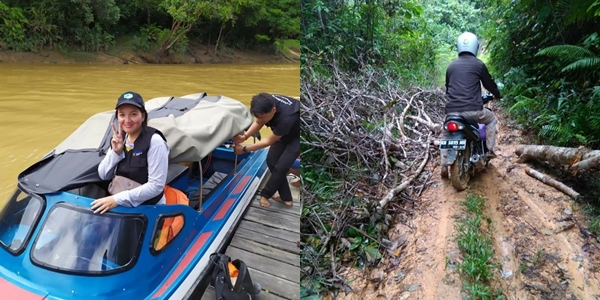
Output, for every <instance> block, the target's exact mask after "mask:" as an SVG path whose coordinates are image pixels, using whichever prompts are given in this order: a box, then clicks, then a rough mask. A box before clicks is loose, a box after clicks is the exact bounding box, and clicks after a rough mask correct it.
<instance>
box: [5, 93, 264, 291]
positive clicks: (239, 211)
mask: <svg viewBox="0 0 600 300" xmlns="http://www.w3.org/2000/svg"><path fill="white" fill-rule="evenodd" d="M146 110H147V111H148V125H149V126H152V127H154V128H157V129H158V130H160V131H161V132H162V133H163V134H164V135H165V137H166V138H167V143H168V145H169V148H170V155H169V172H168V176H167V177H168V178H167V186H166V187H165V195H166V198H167V204H166V205H140V206H138V207H135V208H129V207H120V206H119V207H116V208H113V209H111V210H110V211H109V212H107V213H104V214H95V213H94V212H93V211H92V210H91V202H92V201H93V200H95V199H97V198H100V197H104V196H107V195H108V191H107V188H108V184H109V182H107V181H103V180H101V179H100V177H99V176H98V173H97V168H98V164H99V163H100V161H101V160H102V158H103V157H104V155H105V154H106V151H107V150H108V149H109V147H110V138H111V136H112V132H111V124H115V125H116V120H115V112H114V110H112V111H105V112H101V113H97V114H95V115H93V116H91V117H90V118H89V119H88V120H86V121H85V122H84V123H83V124H82V125H81V126H80V127H79V128H78V129H77V130H75V131H74V132H73V133H72V134H71V135H70V136H68V137H67V138H66V139H65V140H64V141H63V142H61V143H60V144H59V145H58V146H56V147H55V148H54V149H53V150H52V151H50V152H49V153H48V154H47V155H46V156H44V157H43V158H42V159H41V160H39V161H37V162H36V163H34V164H33V165H31V166H29V167H28V168H27V169H25V170H24V171H23V172H21V173H20V174H19V175H18V176H17V180H16V181H17V183H16V190H15V192H14V193H13V194H12V195H11V196H10V198H9V199H8V201H1V202H0V203H2V204H0V291H1V292H0V294H1V296H0V298H2V299H19V300H28V299H87V300H89V299H188V298H190V297H192V295H195V294H194V293H198V290H199V289H202V285H203V282H204V284H206V280H207V278H210V276H209V275H210V272H211V270H212V268H211V266H212V263H211V260H210V254H212V253H216V252H222V251H223V250H224V249H225V247H226V246H227V243H228V242H229V240H230V238H231V237H232V234H233V232H234V231H235V228H236V226H237V225H238V223H239V222H240V220H241V218H242V215H243V213H244V212H245V210H246V208H247V207H248V205H249V204H250V201H251V200H252V199H253V197H254V196H255V194H256V193H257V190H258V188H259V185H260V183H261V181H262V180H263V178H264V177H265V176H266V175H267V173H268V172H267V166H266V156H267V151H266V150H264V149H263V150H259V151H255V152H251V153H247V154H242V155H236V154H234V152H233V148H232V147H231V146H232V143H233V142H232V140H231V139H232V137H234V136H235V135H236V134H239V133H241V132H243V130H244V129H246V128H248V127H249V126H250V125H251V124H252V121H253V118H252V115H251V114H250V112H249V110H248V108H247V107H246V106H245V105H244V104H243V103H241V102H239V101H237V100H235V99H232V98H228V97H226V96H223V95H218V96H209V95H207V94H206V93H199V94H192V95H186V96H181V97H159V98H154V99H151V100H149V101H147V102H146ZM255 138H256V137H255ZM255 141H256V140H255ZM204 288H205V286H204ZM201 292H203V290H202V291H200V293H201ZM194 297H195V296H194Z"/></svg>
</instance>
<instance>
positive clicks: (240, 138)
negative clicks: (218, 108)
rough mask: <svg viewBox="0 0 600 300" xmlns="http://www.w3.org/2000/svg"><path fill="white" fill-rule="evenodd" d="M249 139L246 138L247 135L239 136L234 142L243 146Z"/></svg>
mask: <svg viewBox="0 0 600 300" xmlns="http://www.w3.org/2000/svg"><path fill="white" fill-rule="evenodd" d="M247 139H248V138H247V137H246V135H245V134H238V135H236V136H235V137H234V138H233V142H234V143H236V144H241V143H243V142H245V141H246V140H247Z"/></svg>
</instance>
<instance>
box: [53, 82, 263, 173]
mask: <svg viewBox="0 0 600 300" xmlns="http://www.w3.org/2000/svg"><path fill="white" fill-rule="evenodd" d="M201 96H204V94H203V93H202V94H192V95H187V96H183V97H179V99H178V100H189V101H188V102H189V103H185V102H186V101H179V103H177V108H179V107H181V108H186V107H187V108H189V107H192V106H193V105H195V106H193V107H192V108H191V109H188V110H186V111H184V112H183V114H182V115H179V116H174V115H173V114H172V113H169V112H167V114H168V115H165V116H153V112H152V111H153V110H155V109H158V108H160V107H162V106H164V105H165V104H166V103H167V102H168V101H169V100H170V99H171V97H160V98H154V99H151V100H149V101H147V102H146V111H148V112H149V114H150V118H149V120H148V126H151V127H154V128H156V129H158V130H160V131H161V132H162V133H163V134H164V135H165V137H166V138H167V144H168V145H169V148H170V150H171V151H170V156H169V160H170V161H171V162H172V163H178V162H186V161H199V160H201V159H202V158H204V157H205V156H206V155H208V154H209V153H210V152H212V151H213V150H214V149H215V148H216V147H217V146H219V145H221V144H223V143H224V142H225V141H227V140H228V139H231V138H232V137H233V136H235V135H236V134H238V133H241V132H243V130H244V129H246V128H248V127H249V126H250V125H251V124H252V122H253V118H252V115H251V114H250V111H249V110H248V108H247V107H246V106H245V105H244V104H243V103H241V102H239V101H237V100H234V99H231V98H228V97H226V96H217V97H211V96H204V97H202V98H200V97H201ZM199 98H200V101H199V102H198V103H197V104H195V103H196V102H197V99H199ZM213 101H214V102H213ZM182 104H183V105H182ZM182 106H183V107H182ZM114 115H115V110H114V109H113V110H110V111H105V112H101V113H98V114H95V115H93V116H92V117H90V118H89V119H88V120H87V121H85V122H84V123H83V124H82V125H81V126H79V128H78V129H77V130H75V131H74V132H73V133H72V134H71V135H70V136H69V137H67V138H66V139H65V140H64V141H63V142H62V143H60V144H59V145H58V146H57V147H56V148H55V149H54V151H55V154H60V153H62V152H64V151H65V150H67V149H72V150H76V149H89V148H98V147H100V145H101V143H102V141H103V139H105V138H106V137H107V136H106V134H107V133H108V138H110V137H111V136H112V132H110V130H111V129H110V128H111V127H110V122H111V120H113V117H114ZM107 131H108V132H107ZM108 144H109V143H107V144H106V145H105V146H108ZM103 148H105V149H107V147H103Z"/></svg>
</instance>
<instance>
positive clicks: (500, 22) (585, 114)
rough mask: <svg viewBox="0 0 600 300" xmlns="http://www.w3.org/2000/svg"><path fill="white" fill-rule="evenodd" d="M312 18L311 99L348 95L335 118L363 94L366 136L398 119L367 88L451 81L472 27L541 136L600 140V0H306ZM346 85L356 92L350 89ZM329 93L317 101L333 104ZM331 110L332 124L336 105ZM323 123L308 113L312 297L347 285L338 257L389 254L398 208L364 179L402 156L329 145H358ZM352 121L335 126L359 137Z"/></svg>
mask: <svg viewBox="0 0 600 300" xmlns="http://www.w3.org/2000/svg"><path fill="white" fill-rule="evenodd" d="M301 22H302V27H301V30H302V31H301V34H300V36H301V47H302V54H303V56H302V58H301V59H302V72H301V82H302V97H303V99H305V101H306V102H308V103H311V102H317V101H316V98H328V99H334V98H339V99H340V100H338V101H339V102H338V103H339V105H341V106H343V108H341V109H340V111H335V113H334V111H333V109H330V110H331V112H330V113H329V114H330V117H331V119H329V120H330V121H331V120H334V119H335V118H336V117H340V115H339V114H340V113H342V114H344V113H347V111H348V110H349V107H350V106H351V105H353V104H351V103H355V102H356V101H361V103H360V104H355V106H360V107H363V108H364V111H363V110H360V109H358V108H357V109H356V110H355V113H356V114H358V115H360V116H361V117H363V123H362V124H358V125H354V124H349V125H348V127H347V132H353V134H354V135H357V134H358V133H359V132H360V134H363V136H361V137H360V139H362V140H365V139H366V136H368V135H369V134H372V133H374V132H381V129H380V128H383V129H384V130H385V128H386V122H385V119H383V113H382V114H381V115H382V120H380V122H373V120H372V119H370V116H372V115H373V114H374V112H373V111H372V107H377V106H378V105H379V103H380V102H382V101H381V100H379V99H378V97H370V98H369V97H367V96H364V95H365V94H369V93H371V94H377V95H383V96H384V97H392V98H394V97H397V98H400V96H402V95H400V94H399V93H398V92H392V91H396V90H398V89H399V90H405V91H422V90H423V89H435V88H438V89H440V90H443V83H444V76H445V70H446V67H447V66H448V64H449V63H450V61H451V60H452V59H454V58H455V57H456V56H457V53H456V39H457V37H458V35H459V34H460V33H462V32H463V31H471V32H473V33H475V34H476V35H477V36H478V38H479V39H480V42H481V48H480V54H479V56H478V57H479V58H480V59H481V60H483V61H484V62H485V63H486V64H487V66H488V69H489V70H490V73H491V74H492V76H493V77H494V79H495V80H496V82H497V83H498V85H499V87H500V89H501V92H502V94H503V99H502V101H500V102H497V103H498V105H500V106H501V107H502V108H503V110H504V111H505V112H506V113H508V115H509V116H510V117H511V118H512V119H514V120H515V121H516V122H517V123H518V124H520V128H521V130H522V131H523V132H524V133H525V134H527V135H528V136H531V137H534V138H535V139H536V140H535V141H534V143H538V144H547V145H556V146H568V147H578V146H585V147H588V148H594V149H597V148H599V147H600V36H599V33H600V1H597V0H576V1H563V0H549V1H539V0H512V1H508V0H472V1H459V0H450V1H445V0H444V1H442V0H425V1H416V0H408V1H397V0H352V1H351V0H302V2H301ZM349 83H350V84H349ZM359 85H364V86H359ZM362 89H367V90H368V91H369V92H363V91H362ZM345 90H350V92H349V93H348V94H350V96H348V97H344V96H343V94H344V91H345ZM417 93H419V92H417ZM352 95H356V96H352ZM409 98H410V97H409ZM345 99H349V100H347V101H346V100H345ZM429 99H430V100H431V99H432V98H429ZM319 101H322V102H317V105H316V107H327V106H328V105H330V102H326V100H319ZM410 101H412V100H410ZM398 103H399V102H398V101H396V100H391V102H389V103H388V104H386V106H385V107H384V108H385V109H387V108H388V107H390V106H391V105H396V106H397V107H396V109H397V111H396V112H394V111H393V110H392V112H390V113H389V114H388V113H386V114H387V115H386V116H388V115H390V114H402V110H403V109H404V107H401V106H400V105H399V104H398ZM434 103H439V102H435V101H433V100H432V101H431V102H426V101H424V103H423V105H424V106H425V107H427V105H439V104H434ZM305 109H306V108H305ZM370 110H371V111H370ZM336 113H337V114H336ZM304 116H307V114H304ZM304 116H303V118H304ZM323 116H324V117H323ZM365 116H368V117H365ZM319 118H320V119H322V120H324V121H323V122H324V123H325V122H326V121H325V119H327V118H328V115H327V112H325V113H324V114H323V115H322V116H320V117H319ZM332 122H333V121H332ZM334 123H335V122H334ZM332 126H335V125H332ZM314 131H315V126H313V125H311V124H310V123H308V122H305V123H303V130H302V141H303V145H302V146H303V148H302V160H303V161H302V163H303V164H302V168H303V170H302V173H303V176H305V177H306V178H305V179H306V186H304V189H305V191H306V193H305V195H307V196H306V197H305V198H304V199H305V208H304V211H303V215H302V217H303V221H302V226H303V227H302V228H301V230H302V234H303V235H302V246H303V257H302V264H303V267H304V268H303V272H304V273H303V274H302V276H303V283H302V293H303V295H304V296H306V297H309V296H310V295H312V296H311V297H315V295H316V294H317V293H324V292H325V291H340V290H344V284H343V282H344V279H342V278H341V277H340V274H339V273H338V272H337V271H336V269H331V268H333V266H334V265H337V264H340V263H344V262H345V263H346V264H349V265H351V266H354V267H358V268H363V267H365V266H367V265H369V264H376V263H377V262H378V261H379V259H380V258H381V257H382V256H383V255H385V254H384V253H382V252H381V250H382V247H381V244H382V241H385V240H386V237H387V236H386V230H387V229H388V228H389V221H390V219H391V217H390V216H389V215H386V211H382V210H381V209H380V208H377V207H375V206H373V205H372V204H369V203H371V202H372V200H379V199H372V197H373V196H372V195H371V196H369V195H364V193H359V192H357V190H360V189H361V187H363V190H364V189H365V188H364V186H367V187H368V186H369V184H374V183H377V182H381V181H382V179H381V172H380V173H377V172H374V171H373V170H374V169H376V170H381V169H384V168H385V169H386V170H387V168H388V165H390V164H391V165H393V163H394V161H392V162H388V161H387V156H389V155H387V156H386V160H384V161H383V162H381V161H368V159H370V158H371V157H373V156H375V154H377V155H380V154H379V153H378V152H377V151H372V152H368V153H363V155H358V154H357V155H354V156H353V155H347V156H341V155H337V157H332V158H330V157H329V156H330V155H328V154H329V153H333V152H335V151H342V150H344V151H346V152H348V153H350V152H352V151H353V150H345V149H341V150H340V149H339V148H340V146H336V147H337V148H338V149H336V148H335V147H328V146H323V145H324V142H323V139H322V138H321V137H320V136H318V135H316V134H315V132H314ZM347 132H341V131H340V132H339V133H337V132H334V133H332V135H335V137H334V138H337V139H339V140H340V142H339V143H338V145H343V143H342V140H347V139H348V138H352V136H351V135H350V134H349V133H348V135H343V134H344V133H347ZM390 134H393V135H396V134H398V135H399V134H402V133H399V132H397V131H393V132H391V133H390ZM384 135H385V134H384ZM384 135H381V134H380V133H379V136H384ZM360 139H358V138H357V140H360ZM382 145H383V144H382ZM348 147H349V149H350V147H353V149H367V148H364V147H363V148H359V145H357V146H352V145H350V146H348ZM373 148H375V147H373ZM401 150H403V149H401ZM409 150H410V149H406V152H408V151H409ZM384 151H385V150H384ZM363 152H364V151H363ZM388 154H389V153H388ZM383 155H384V156H385V153H384V154H383ZM378 157H381V156H378ZM365 162H371V164H370V165H369V164H366V163H365ZM404 163H407V162H406V161H405V162H404ZM408 163H409V164H413V165H418V162H416V163H415V162H412V161H409V162H408ZM399 165H402V164H401V163H398V162H396V166H399ZM415 168H416V167H415ZM364 181H366V183H364ZM348 182H351V183H350V184H348ZM394 182H395V183H396V182H397V180H396V179H394ZM596 182H597V183H600V181H596ZM303 195H304V194H303ZM303 197H304V196H303ZM366 199H369V200H371V201H367V200H366ZM344 211H351V212H350V213H348V214H346V213H344ZM342 228H345V229H343V230H342ZM590 228H591V229H592V230H593V231H595V232H596V233H598V229H599V228H600V219H599V218H595V219H594V221H592V222H591V225H590ZM334 249H335V251H334ZM342 277H343V276H342ZM315 299H317V298H315Z"/></svg>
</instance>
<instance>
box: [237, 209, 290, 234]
mask: <svg viewBox="0 0 600 300" xmlns="http://www.w3.org/2000/svg"><path fill="white" fill-rule="evenodd" d="M244 219H246V220H250V221H254V222H256V223H261V224H264V225H267V226H271V227H275V228H283V229H285V230H289V231H292V232H298V233H300V216H296V217H294V216H290V215H288V214H277V213H272V212H268V211H264V210H261V209H258V208H254V207H250V208H249V209H248V212H246V216H245V217H244Z"/></svg>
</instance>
